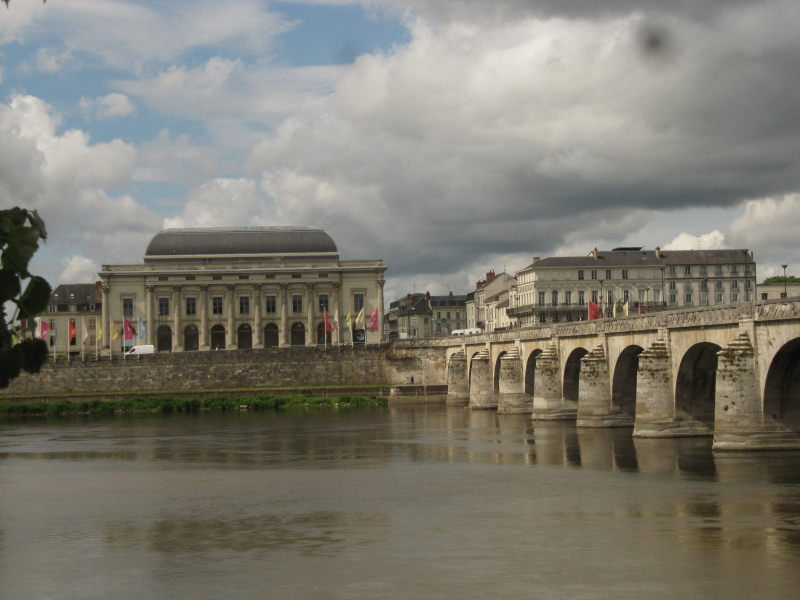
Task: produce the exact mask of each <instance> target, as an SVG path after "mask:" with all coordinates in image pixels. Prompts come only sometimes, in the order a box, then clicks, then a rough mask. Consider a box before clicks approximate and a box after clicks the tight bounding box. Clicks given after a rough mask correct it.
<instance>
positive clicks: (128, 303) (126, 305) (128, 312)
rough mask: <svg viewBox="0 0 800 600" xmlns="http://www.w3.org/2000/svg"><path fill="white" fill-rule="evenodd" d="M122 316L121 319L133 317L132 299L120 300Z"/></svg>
mask: <svg viewBox="0 0 800 600" xmlns="http://www.w3.org/2000/svg"><path fill="white" fill-rule="evenodd" d="M122 316H123V317H132V316H133V298H123V299H122Z"/></svg>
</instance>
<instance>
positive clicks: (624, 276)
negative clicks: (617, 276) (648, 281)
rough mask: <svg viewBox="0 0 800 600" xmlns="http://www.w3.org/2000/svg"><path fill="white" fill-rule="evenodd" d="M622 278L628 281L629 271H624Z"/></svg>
mask: <svg viewBox="0 0 800 600" xmlns="http://www.w3.org/2000/svg"><path fill="white" fill-rule="evenodd" d="M622 278H623V279H627V278H628V269H622Z"/></svg>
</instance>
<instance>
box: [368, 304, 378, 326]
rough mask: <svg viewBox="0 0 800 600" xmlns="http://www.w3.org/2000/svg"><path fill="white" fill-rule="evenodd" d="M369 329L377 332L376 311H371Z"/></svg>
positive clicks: (375, 309)
mask: <svg viewBox="0 0 800 600" xmlns="http://www.w3.org/2000/svg"><path fill="white" fill-rule="evenodd" d="M369 329H370V330H372V331H378V309H377V308H374V309H372V314H371V315H370V316H369Z"/></svg>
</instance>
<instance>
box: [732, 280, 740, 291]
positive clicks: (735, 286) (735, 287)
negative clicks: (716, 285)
mask: <svg viewBox="0 0 800 600" xmlns="http://www.w3.org/2000/svg"><path fill="white" fill-rule="evenodd" d="M731 289H732V290H738V289H739V280H738V279H734V280H733V281H731Z"/></svg>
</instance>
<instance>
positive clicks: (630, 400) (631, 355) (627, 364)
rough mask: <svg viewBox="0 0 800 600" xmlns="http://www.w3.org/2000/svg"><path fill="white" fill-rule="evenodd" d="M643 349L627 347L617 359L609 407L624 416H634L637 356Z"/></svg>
mask: <svg viewBox="0 0 800 600" xmlns="http://www.w3.org/2000/svg"><path fill="white" fill-rule="evenodd" d="M643 350H644V349H643V348H641V347H640V346H628V347H627V348H625V350H623V351H622V353H621V354H620V355H619V358H618V359H617V364H616V366H615V367H614V378H613V379H612V384H611V407H612V410H614V409H617V410H620V411H622V412H623V413H624V414H626V415H630V416H632V417H633V416H636V374H637V373H638V371H639V355H640V354H641V353H642V351H643Z"/></svg>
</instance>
